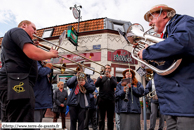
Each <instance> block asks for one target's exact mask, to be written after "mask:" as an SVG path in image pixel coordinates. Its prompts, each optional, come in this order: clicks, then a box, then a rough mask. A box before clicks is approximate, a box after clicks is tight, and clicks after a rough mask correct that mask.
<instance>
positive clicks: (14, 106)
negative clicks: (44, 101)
mask: <svg viewBox="0 0 194 130" xmlns="http://www.w3.org/2000/svg"><path fill="white" fill-rule="evenodd" d="M0 97H1V98H0V99H1V121H2V122H34V106H35V98H34V91H33V89H32V87H30V99H18V100H9V101H8V100H7V90H4V91H0Z"/></svg>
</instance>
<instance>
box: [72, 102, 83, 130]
mask: <svg viewBox="0 0 194 130" xmlns="http://www.w3.org/2000/svg"><path fill="white" fill-rule="evenodd" d="M69 114H70V118H71V126H70V130H76V126H77V120H78V130H83V129H84V119H85V108H81V107H80V106H79V105H78V106H69Z"/></svg>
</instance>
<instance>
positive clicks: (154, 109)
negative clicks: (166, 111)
mask: <svg viewBox="0 0 194 130" xmlns="http://www.w3.org/2000/svg"><path fill="white" fill-rule="evenodd" d="M144 91H145V92H144V94H145V95H146V94H148V93H149V92H151V94H150V96H152V97H151V114H150V128H149V130H154V129H155V125H156V119H157V113H158V110H159V109H160V107H159V103H158V96H157V94H156V89H155V84H154V79H152V80H150V81H149V82H148V83H147V85H146V88H145V90H144ZM163 127H164V115H162V114H161V113H160V121H159V128H158V130H163Z"/></svg>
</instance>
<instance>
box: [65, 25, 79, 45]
mask: <svg viewBox="0 0 194 130" xmlns="http://www.w3.org/2000/svg"><path fill="white" fill-rule="evenodd" d="M67 38H68V40H69V41H70V42H71V43H72V44H73V45H74V46H78V44H77V40H78V33H77V32H76V30H75V29H74V27H73V26H68V27H67Z"/></svg>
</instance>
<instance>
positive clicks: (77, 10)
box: [69, 4, 82, 50]
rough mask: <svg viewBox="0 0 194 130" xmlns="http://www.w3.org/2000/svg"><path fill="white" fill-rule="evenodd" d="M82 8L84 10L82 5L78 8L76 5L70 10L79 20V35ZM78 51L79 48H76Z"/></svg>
mask: <svg viewBox="0 0 194 130" xmlns="http://www.w3.org/2000/svg"><path fill="white" fill-rule="evenodd" d="M81 8H82V6H81V5H79V6H77V5H76V4H75V5H74V7H70V8H69V9H70V10H72V12H73V16H74V18H75V19H78V27H77V33H78V34H79V22H80V18H81V17H80V14H81ZM76 50H77V46H76Z"/></svg>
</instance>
